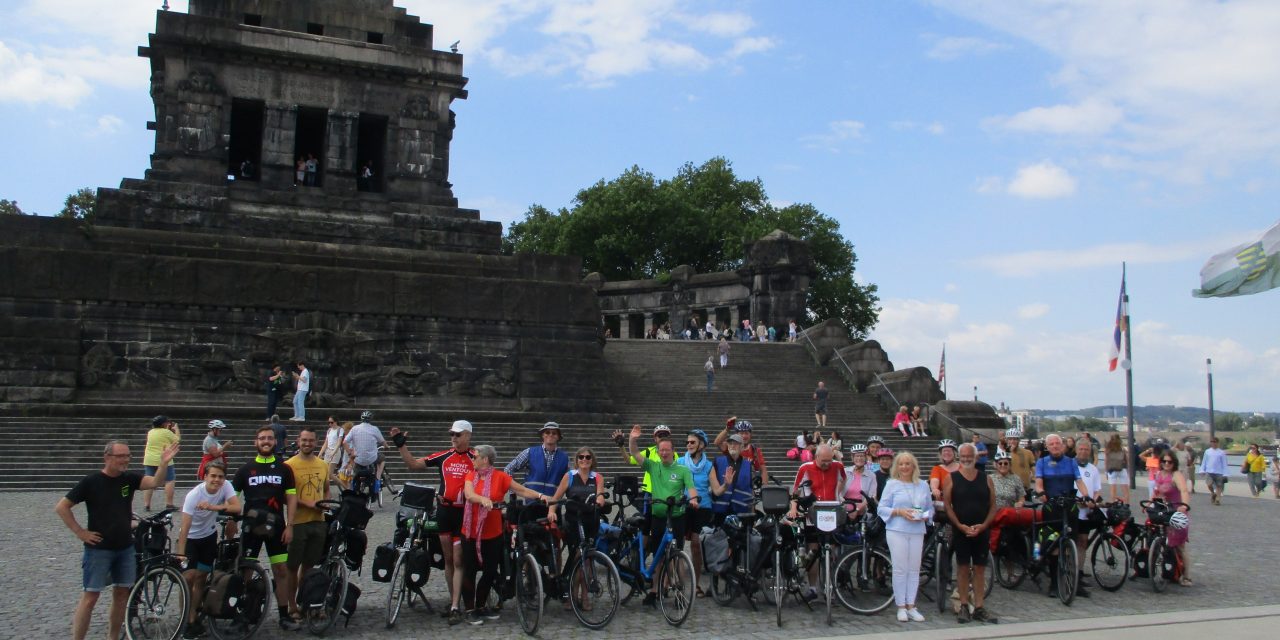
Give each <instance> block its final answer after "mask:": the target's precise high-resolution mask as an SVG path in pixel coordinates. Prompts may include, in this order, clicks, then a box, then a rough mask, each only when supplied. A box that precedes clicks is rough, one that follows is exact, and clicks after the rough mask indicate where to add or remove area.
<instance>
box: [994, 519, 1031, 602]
mask: <svg viewBox="0 0 1280 640" xmlns="http://www.w3.org/2000/svg"><path fill="white" fill-rule="evenodd" d="M1010 533H1012V532H1005V534H1006V535H1009V534H1010ZM1013 536H1014V537H1011V538H1010V539H1009V540H1008V542H1007V543H1006V544H1004V545H1003V548H1001V549H998V551H999V552H1000V553H998V554H996V556H995V562H996V563H995V565H994V569H993V573H995V574H996V582H999V583H1000V586H1002V587H1004V588H1006V589H1017V588H1018V585H1020V584H1022V581H1023V580H1025V579H1026V578H1027V567H1026V560H1027V555H1026V546H1027V545H1026V541H1025V539H1024V538H1023V537H1022V536H1021V535H1018V534H1016V533H1013Z"/></svg>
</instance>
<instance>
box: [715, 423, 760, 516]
mask: <svg viewBox="0 0 1280 640" xmlns="http://www.w3.org/2000/svg"><path fill="white" fill-rule="evenodd" d="M725 443H726V447H727V451H726V452H725V454H724V455H721V456H718V457H717V458H716V460H715V462H714V463H713V467H712V472H711V475H710V476H709V477H708V478H707V480H708V484H709V485H710V486H711V496H712V498H711V510H712V511H713V512H714V513H715V516H714V518H715V520H714V522H715V526H717V527H718V526H720V525H722V524H724V519H725V518H727V517H729V516H730V515H744V514H750V513H752V512H753V511H752V505H753V504H754V502H753V495H754V490H753V488H752V486H751V476H752V466H751V459H750V458H747V457H745V456H743V455H742V449H743V447H744V446H745V444H744V442H743V439H742V436H741V435H740V434H737V433H735V434H733V435H731V436H729V438H728V440H726V441H725Z"/></svg>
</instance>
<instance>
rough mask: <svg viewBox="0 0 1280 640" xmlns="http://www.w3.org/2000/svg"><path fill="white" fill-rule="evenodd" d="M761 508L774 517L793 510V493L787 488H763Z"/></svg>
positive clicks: (761, 490) (761, 489)
mask: <svg viewBox="0 0 1280 640" xmlns="http://www.w3.org/2000/svg"><path fill="white" fill-rule="evenodd" d="M760 508H761V509H763V510H764V512H765V513H767V514H769V515H774V516H780V515H782V514H784V513H786V512H787V511H789V510H790V509H791V492H790V491H788V490H787V488H786V487H775V486H768V487H761V488H760Z"/></svg>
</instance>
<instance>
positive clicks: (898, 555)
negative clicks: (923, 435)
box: [877, 451, 934, 622]
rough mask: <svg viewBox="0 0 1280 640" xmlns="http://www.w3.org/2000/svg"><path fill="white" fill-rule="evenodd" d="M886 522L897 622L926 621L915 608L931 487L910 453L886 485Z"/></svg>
mask: <svg viewBox="0 0 1280 640" xmlns="http://www.w3.org/2000/svg"><path fill="white" fill-rule="evenodd" d="M877 512H878V513H879V514H880V519H881V520H884V528H885V538H886V541H887V542H888V544H889V558H890V560H892V561H893V602H894V604H896V605H898V622H906V621H907V620H913V621H915V622H924V616H923V615H921V614H920V611H918V610H917V609H916V592H918V591H919V590H920V560H921V555H922V549H923V547H924V534H925V527H926V525H927V523H928V522H929V521H931V520H933V514H934V510H933V500H931V499H930V495H929V485H928V483H926V482H924V481H923V480H921V479H920V465H919V463H917V462H916V457H915V456H913V455H911V452H910V451H903V452H902V453H899V454H898V456H897V457H896V458H894V459H893V477H892V478H891V479H890V480H889V481H888V482H887V483H885V488H884V491H883V492H882V497H881V500H880V505H879V507H878V508H877Z"/></svg>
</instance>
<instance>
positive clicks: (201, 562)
mask: <svg viewBox="0 0 1280 640" xmlns="http://www.w3.org/2000/svg"><path fill="white" fill-rule="evenodd" d="M226 480H227V465H226V463H225V462H223V461H222V460H220V459H219V460H210V461H209V464H208V465H206V466H205V477H204V482H202V483H200V484H198V485H196V486H195V488H194V489H192V490H191V491H190V492H188V493H187V497H186V499H185V500H183V501H182V524H181V526H180V527H179V528H178V543H177V545H175V546H174V549H173V550H174V553H176V554H177V555H178V556H179V557H184V558H186V559H187V562H186V565H187V568H186V571H184V572H183V573H182V577H184V578H186V579H187V586H188V588H189V589H190V590H191V602H192V603H193V604H192V606H191V612H190V613H189V614H188V615H187V628H186V630H185V631H184V632H183V634H182V637H183V638H184V639H194V638H199V637H201V636H202V635H204V628H203V627H202V626H201V625H200V624H199V622H197V621H196V618H197V617H198V614H199V613H200V607H199V606H196V605H195V604H194V603H197V602H201V601H202V597H203V594H204V586H205V580H206V579H207V578H208V577H209V572H211V571H213V563H214V561H216V560H217V559H218V529H217V518H218V514H219V513H233V514H234V513H240V498H238V497H236V492H235V490H233V489H232V488H231V485H230V484H229V483H228V482H227V481H226Z"/></svg>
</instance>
